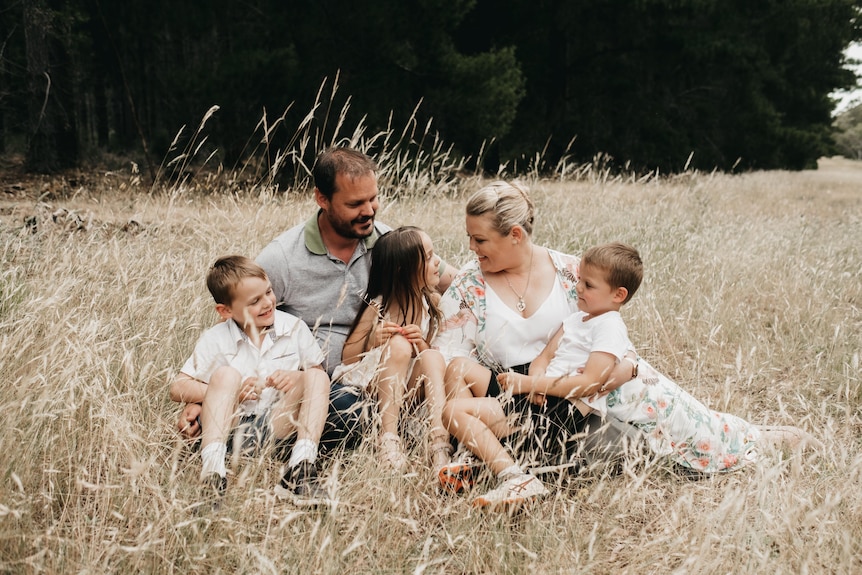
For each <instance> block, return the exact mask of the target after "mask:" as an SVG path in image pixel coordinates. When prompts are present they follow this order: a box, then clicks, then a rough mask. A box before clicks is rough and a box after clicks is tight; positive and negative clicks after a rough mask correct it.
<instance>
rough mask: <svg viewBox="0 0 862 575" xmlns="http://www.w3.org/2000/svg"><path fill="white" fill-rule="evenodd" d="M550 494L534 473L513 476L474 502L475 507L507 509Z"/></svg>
mask: <svg viewBox="0 0 862 575" xmlns="http://www.w3.org/2000/svg"><path fill="white" fill-rule="evenodd" d="M547 494H548V489H547V488H546V487H545V486H544V485H543V484H542V482H541V481H539V478H538V477H536V476H535V475H533V474H532V473H524V474H523V475H513V476H512V477H509V478H508V479H506V480H505V481H503V483H501V484H500V486H499V487H497V488H496V489H492V490H491V491H489V492H488V493H486V494H485V495H480V496H479V497H477V498H476V499H474V500H473V507H490V508H498V507H507V506H512V505H520V504H523V503H527V502H529V501H534V500H536V499H539V498H541V497H544V496H545V495H547Z"/></svg>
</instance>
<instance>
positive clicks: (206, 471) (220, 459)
mask: <svg viewBox="0 0 862 575" xmlns="http://www.w3.org/2000/svg"><path fill="white" fill-rule="evenodd" d="M225 457H227V444H225V443H210V444H209V445H207V446H206V447H204V448H203V449H201V459H203V469H201V479H202V480H203V479H206V478H207V477H208V476H209V475H210V474H211V473H218V474H219V476H221V477H224V476H226V475H227V468H226V467H225V464H224V459H225Z"/></svg>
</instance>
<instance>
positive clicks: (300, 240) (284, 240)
mask: <svg viewBox="0 0 862 575" xmlns="http://www.w3.org/2000/svg"><path fill="white" fill-rule="evenodd" d="M319 213H320V212H318V214H319ZM318 214H315V215H314V216H313V217H312V218H311V219H309V220H308V221H306V222H305V223H304V224H299V225H297V226H294V227H293V228H291V229H289V230H287V231H286V232H284V233H283V234H281V235H280V236H278V237H277V238H275V239H274V240H273V241H272V242H270V244H269V245H268V246H266V247H265V248H263V250H262V251H261V252H260V255H259V256H258V257H257V263H258V264H260V266H261V267H262V268H263V269H264V270H266V274H267V275H268V276H269V280H270V281H271V282H272V288H273V291H274V292H275V297H276V300H277V301H278V309H280V310H282V311H286V312H288V313H292V314H293V315H295V316H297V317H300V318H302V320H303V321H304V322H305V323H306V324H308V327H309V328H311V331H312V332H313V333H314V335H315V336H316V337H317V341H318V343H320V347H321V348H322V349H323V351H324V353H325V354H326V357H327V359H326V365H325V367H326V371H327V372H328V373H329V374H330V375H331V374H332V370H333V369H335V366H337V365H338V364H339V363H341V351H342V348H343V347H344V341H345V340H346V339H347V334H348V332H349V331H350V326H351V325H353V320H354V319H355V318H356V314H357V313H359V310H361V309H362V295H363V294H364V293H365V290H366V288H367V287H368V271H369V269H370V268H371V248H373V247H374V244H375V242H376V241H377V238H379V237H380V235H381V234H383V233H385V232H387V231H389V230H390V229H391V228H390V227H389V226H387V225H385V224H381V223H379V222H375V223H374V231H373V232H372V234H371V235H370V236H369V237H367V238H365V240H363V241H361V242H359V244H358V245H357V246H356V250H355V251H354V252H353V256H351V258H350V262H348V263H346V264H345V263H344V262H343V261H341V260H340V259H338V258H336V257H334V256H332V255H331V254H330V253H329V251H328V250H327V249H326V246H325V245H324V244H323V238H322V237H321V235H320V227H319V226H318V225H317V216H318Z"/></svg>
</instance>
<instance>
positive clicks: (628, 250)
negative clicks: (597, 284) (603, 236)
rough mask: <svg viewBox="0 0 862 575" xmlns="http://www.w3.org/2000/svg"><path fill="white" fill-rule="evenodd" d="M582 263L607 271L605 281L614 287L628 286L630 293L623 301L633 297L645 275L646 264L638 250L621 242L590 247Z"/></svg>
mask: <svg viewBox="0 0 862 575" xmlns="http://www.w3.org/2000/svg"><path fill="white" fill-rule="evenodd" d="M581 265H582V266H585V265H589V266H593V267H596V268H598V269H600V270H602V271H603V272H605V275H606V277H605V281H607V282H608V285H610V286H611V287H612V288H614V289H616V288H620V287H624V288H626V290H628V292H629V294H628V296H627V297H626V299H625V301H623V303H628V301H629V300H630V299H632V296H633V295H635V292H636V291H638V288H639V287H640V285H641V281H643V277H644V264H643V261H642V260H641V256H640V254H639V253H638V251H637V250H636V249H635V248H633V247H632V246H630V245H627V244H623V243H620V242H613V243H609V244H603V245H600V246H594V247H592V248H590V249H588V250H587V251H586V252H584V255H583V256H581Z"/></svg>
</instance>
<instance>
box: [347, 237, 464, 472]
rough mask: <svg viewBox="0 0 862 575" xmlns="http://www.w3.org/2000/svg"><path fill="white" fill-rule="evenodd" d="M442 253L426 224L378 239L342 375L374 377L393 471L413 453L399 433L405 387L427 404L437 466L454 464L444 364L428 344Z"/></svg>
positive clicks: (385, 455) (436, 313)
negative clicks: (424, 228) (445, 416)
mask: <svg viewBox="0 0 862 575" xmlns="http://www.w3.org/2000/svg"><path fill="white" fill-rule="evenodd" d="M439 268H440V258H439V257H437V256H436V255H435V254H434V247H433V245H432V244H431V238H430V237H429V236H428V234H426V233H425V232H423V231H422V230H420V229H418V228H415V227H412V226H404V227H401V228H398V229H396V230H392V231H390V232H388V233H386V234H384V235H383V236H381V237H380V239H379V240H377V243H376V244H375V245H374V249H373V251H372V254H371V271H370V275H369V279H368V288H367V290H366V295H365V301H366V303H367V307H366V308H365V309H364V310H362V311H361V312H360V313H359V315H358V316H357V318H356V321H354V323H353V327H352V329H351V331H350V334H349V335H348V336H347V341H346V342H345V344H344V351H343V352H342V362H343V363H342V365H341V366H339V368H338V369H336V373H334V374H333V380H335V378H336V377H338V376H341V377H342V378H347V379H348V380H350V379H354V380H355V379H357V378H358V379H360V380H364V382H369V381H370V382H371V383H372V384H373V386H374V391H376V395H377V402H378V413H379V416H380V439H379V446H380V453H381V456H382V459H383V461H384V462H385V463H386V464H387V465H388V466H389V467H390V468H392V469H393V470H395V471H401V470H403V469H404V467H405V466H406V464H407V459H406V457H405V455H404V451H403V449H402V446H401V439H400V437H399V436H398V419H399V416H400V414H401V407H402V403H403V397H404V394H405V391H406V390H408V389H410V390H413V389H417V388H418V390H419V392H420V393H421V394H422V395H423V396H424V398H425V400H426V401H427V402H428V403H427V405H428V410H429V419H430V424H431V437H430V440H431V443H430V453H431V460H432V464H433V465H434V468H435V469H437V468H440V467H442V466H444V465H445V464H447V463H448V462H449V450H450V444H449V441H448V439H449V435H448V433H447V432H446V430H445V428H444V427H443V422H442V412H443V404H444V403H445V401H446V396H445V391H444V388H443V375H444V373H445V371H446V362H445V360H444V359H443V356H442V355H441V354H440V352H439V351H437V350H433V349H431V348H430V347H431V346H430V342H431V340H432V339H433V338H434V336H435V335H436V333H437V330H438V327H439V325H440V317H441V315H440V309H439V307H438V303H439V301H440V296H439V294H437V293H436V292H435V291H434V287H435V286H436V285H437V283H438V282H439V281H440V275H439Z"/></svg>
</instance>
